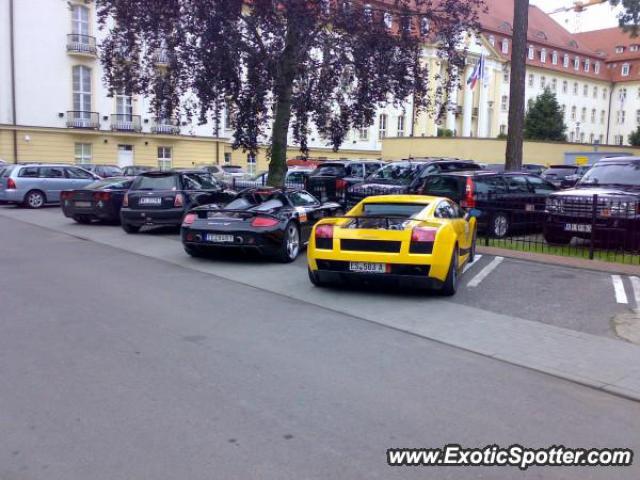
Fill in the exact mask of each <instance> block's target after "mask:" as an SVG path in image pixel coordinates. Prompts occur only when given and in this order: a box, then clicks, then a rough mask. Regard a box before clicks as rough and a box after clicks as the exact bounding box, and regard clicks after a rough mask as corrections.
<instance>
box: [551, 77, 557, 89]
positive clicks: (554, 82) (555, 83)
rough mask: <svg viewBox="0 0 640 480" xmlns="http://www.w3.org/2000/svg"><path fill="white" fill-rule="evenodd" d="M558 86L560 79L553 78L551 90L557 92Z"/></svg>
mask: <svg viewBox="0 0 640 480" xmlns="http://www.w3.org/2000/svg"><path fill="white" fill-rule="evenodd" d="M557 88H558V80H556V79H555V78H554V79H552V80H551V90H553V91H554V92H555V91H556V89H557Z"/></svg>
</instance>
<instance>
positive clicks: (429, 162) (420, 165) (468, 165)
mask: <svg viewBox="0 0 640 480" xmlns="http://www.w3.org/2000/svg"><path fill="white" fill-rule="evenodd" d="M468 170H474V171H475V170H482V167H481V166H480V165H478V164H477V163H474V162H472V161H470V160H458V159H442V158H421V159H410V160H401V161H399V162H391V163H389V164H387V165H385V166H384V167H383V168H381V169H380V170H378V171H377V172H375V173H374V174H373V175H370V176H369V177H367V179H366V180H365V181H364V182H362V183H360V184H358V185H354V186H352V187H351V188H349V189H348V190H347V198H346V203H347V207H348V208H351V207H353V206H354V205H355V204H357V203H358V202H360V201H361V200H362V199H364V198H366V197H369V196H371V195H399V194H406V193H418V192H419V191H420V189H421V188H422V185H423V184H424V180H425V179H426V178H427V177H428V176H429V175H434V174H436V173H443V172H459V171H468Z"/></svg>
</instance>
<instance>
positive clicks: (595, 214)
mask: <svg viewBox="0 0 640 480" xmlns="http://www.w3.org/2000/svg"><path fill="white" fill-rule="evenodd" d="M597 217H598V195H597V194H596V195H594V196H593V204H592V205H591V239H590V241H589V260H593V259H594V251H593V237H594V232H595V231H596V218H597Z"/></svg>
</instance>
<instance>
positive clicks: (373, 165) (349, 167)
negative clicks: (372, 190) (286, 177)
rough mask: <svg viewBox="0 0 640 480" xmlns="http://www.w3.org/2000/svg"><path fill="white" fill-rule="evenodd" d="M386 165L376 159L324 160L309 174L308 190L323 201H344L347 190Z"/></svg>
mask: <svg viewBox="0 0 640 480" xmlns="http://www.w3.org/2000/svg"><path fill="white" fill-rule="evenodd" d="M384 165H385V163H384V162H381V161H376V160H340V161H331V162H323V163H321V164H320V165H318V166H317V167H316V169H315V170H314V171H313V172H311V173H310V174H309V177H308V178H307V190H308V191H309V192H311V193H313V194H314V195H315V196H316V197H317V198H319V199H320V200H321V201H342V200H343V199H344V194H345V191H346V190H347V189H348V188H349V187H350V186H351V185H355V184H357V183H362V182H363V181H364V179H365V178H367V177H368V176H369V175H371V174H372V173H374V172H376V171H378V170H379V169H380V168H381V167H383V166H384Z"/></svg>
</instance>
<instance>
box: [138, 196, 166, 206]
mask: <svg viewBox="0 0 640 480" xmlns="http://www.w3.org/2000/svg"><path fill="white" fill-rule="evenodd" d="M161 203H162V198H160V197H142V198H141V199H140V205H160V204H161Z"/></svg>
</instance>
